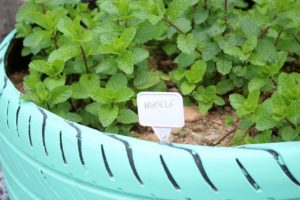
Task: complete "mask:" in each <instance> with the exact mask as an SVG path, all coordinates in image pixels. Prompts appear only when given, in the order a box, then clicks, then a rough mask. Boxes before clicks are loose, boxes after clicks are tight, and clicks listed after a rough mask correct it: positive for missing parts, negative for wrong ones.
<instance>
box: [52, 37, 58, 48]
mask: <svg viewBox="0 0 300 200" xmlns="http://www.w3.org/2000/svg"><path fill="white" fill-rule="evenodd" d="M52 40H53V43H54V47H55V49H58V44H57V39H56V33H53V35H52Z"/></svg>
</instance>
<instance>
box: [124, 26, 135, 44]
mask: <svg viewBox="0 0 300 200" xmlns="http://www.w3.org/2000/svg"><path fill="white" fill-rule="evenodd" d="M135 34H136V29H135V28H134V27H130V28H126V29H125V30H124V31H123V33H122V34H121V36H120V39H121V41H122V42H123V43H124V48H125V49H126V48H127V47H128V46H129V45H130V43H131V42H132V41H133V39H134V36H135Z"/></svg>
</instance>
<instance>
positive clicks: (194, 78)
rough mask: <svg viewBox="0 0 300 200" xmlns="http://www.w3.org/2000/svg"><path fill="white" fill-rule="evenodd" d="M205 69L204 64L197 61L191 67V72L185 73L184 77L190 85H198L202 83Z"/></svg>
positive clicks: (201, 61)
mask: <svg viewBox="0 0 300 200" xmlns="http://www.w3.org/2000/svg"><path fill="white" fill-rule="evenodd" d="M206 67H207V65H206V62H204V61H203V60H198V61H196V62H195V63H194V64H193V65H192V67H191V70H187V71H185V74H184V75H185V77H186V79H187V80H188V81H189V82H190V83H198V82H200V81H202V79H203V76H204V74H205V71H206Z"/></svg>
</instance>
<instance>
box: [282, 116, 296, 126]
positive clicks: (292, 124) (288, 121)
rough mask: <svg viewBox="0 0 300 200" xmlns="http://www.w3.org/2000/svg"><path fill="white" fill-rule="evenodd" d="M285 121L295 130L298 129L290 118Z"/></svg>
mask: <svg viewBox="0 0 300 200" xmlns="http://www.w3.org/2000/svg"><path fill="white" fill-rule="evenodd" d="M284 120H285V121H286V122H287V123H289V124H290V125H291V127H292V128H293V129H297V126H296V125H295V124H294V123H293V122H291V121H290V120H289V119H288V118H284Z"/></svg>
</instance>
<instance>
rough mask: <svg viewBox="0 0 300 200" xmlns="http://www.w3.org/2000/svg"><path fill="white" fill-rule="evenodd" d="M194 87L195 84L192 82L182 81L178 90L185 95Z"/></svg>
mask: <svg viewBox="0 0 300 200" xmlns="http://www.w3.org/2000/svg"><path fill="white" fill-rule="evenodd" d="M195 88H196V85H195V84H194V83H190V82H188V81H184V82H183V83H182V84H181V86H180V91H181V92H182V94H183V95H187V94H190V93H191V92H193V91H194V89H195Z"/></svg>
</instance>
